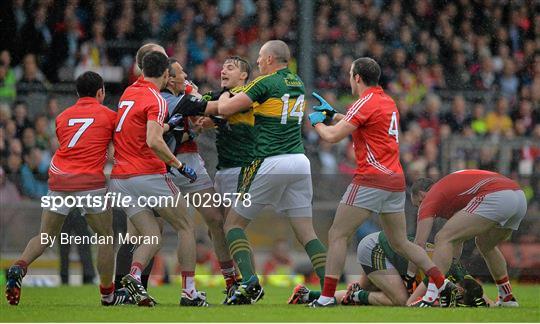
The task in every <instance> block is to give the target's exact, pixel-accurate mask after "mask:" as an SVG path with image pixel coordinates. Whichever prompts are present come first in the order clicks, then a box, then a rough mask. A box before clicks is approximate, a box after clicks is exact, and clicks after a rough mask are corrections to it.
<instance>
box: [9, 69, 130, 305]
mask: <svg viewBox="0 0 540 324" xmlns="http://www.w3.org/2000/svg"><path fill="white" fill-rule="evenodd" d="M76 88H77V95H78V96H79V100H78V101H77V103H76V104H75V105H73V106H71V107H69V108H67V109H66V110H65V111H64V112H62V113H61V114H60V115H58V117H57V118H56V136H57V137H58V141H59V143H60V147H59V148H58V150H57V151H56V153H55V154H54V156H53V158H52V160H51V166H50V168H49V188H50V191H49V193H48V194H47V195H48V196H52V197H67V196H72V197H85V196H87V195H90V196H92V197H95V196H104V195H105V193H106V192H107V185H106V179H105V174H104V173H103V167H104V166H105V162H106V160H107V159H106V153H107V149H108V147H109V143H110V142H111V140H112V134H113V130H114V123H115V120H116V113H115V112H114V111H112V110H110V109H109V108H107V107H105V106H103V105H102V103H103V100H104V98H105V87H104V85H103V79H102V78H101V76H100V75H99V74H97V73H94V72H85V73H83V74H82V75H81V76H79V77H78V78H77V80H76ZM102 201H103V200H102ZM82 202H83V203H85V202H87V200H86V199H83V200H82ZM104 207H105V206H84V207H83V208H82V211H83V215H85V217H86V220H87V222H88V224H89V225H90V227H91V228H92V230H93V231H94V232H95V233H96V234H97V235H98V236H100V237H112V236H113V227H112V212H111V209H109V208H104ZM69 212H70V208H68V207H66V206H63V207H60V208H59V209H58V210H51V209H50V208H49V209H48V208H45V209H44V210H43V214H42V216H41V229H40V234H38V235H36V236H34V237H33V238H32V239H31V240H30V242H28V245H27V246H26V248H25V249H24V252H23V254H22V255H21V257H20V259H19V260H18V261H17V262H15V264H14V265H13V266H11V267H10V268H9V270H8V275H7V285H6V298H7V300H8V302H9V303H10V304H11V305H18V304H19V299H20V297H21V284H22V279H23V277H24V276H25V275H26V273H27V269H28V266H29V265H30V264H32V262H34V260H36V259H37V258H38V257H39V256H41V255H42V254H43V252H45V250H46V249H47V247H49V245H48V244H42V242H41V241H40V237H41V234H47V235H48V236H49V237H56V236H57V235H58V233H59V232H60V230H61V228H62V224H63V223H64V219H65V217H66V216H67V215H68V214H69ZM108 241H113V240H104V242H106V243H108ZM96 259H97V270H98V272H99V277H100V286H99V290H100V292H101V304H102V305H104V306H111V305H118V304H122V303H125V302H127V300H128V298H129V296H128V294H127V291H125V290H124V289H120V290H115V287H114V284H113V276H114V265H115V252H114V244H110V243H109V244H99V245H98V248H97V258H96Z"/></svg>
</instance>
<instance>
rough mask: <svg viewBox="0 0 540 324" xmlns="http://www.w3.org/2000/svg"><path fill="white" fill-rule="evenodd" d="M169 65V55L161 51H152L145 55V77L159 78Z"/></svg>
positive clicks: (143, 62) (143, 63)
mask: <svg viewBox="0 0 540 324" xmlns="http://www.w3.org/2000/svg"><path fill="white" fill-rule="evenodd" d="M168 67H169V61H168V59H167V56H165V54H163V53H161V52H156V51H153V52H150V53H148V54H146V55H145V56H144V57H143V61H142V71H143V74H144V76H145V77H149V78H159V77H160V76H162V75H163V73H165V70H167V68H168Z"/></svg>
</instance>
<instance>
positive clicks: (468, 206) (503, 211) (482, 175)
mask: <svg viewBox="0 0 540 324" xmlns="http://www.w3.org/2000/svg"><path fill="white" fill-rule="evenodd" d="M411 198H412V202H413V204H414V205H415V206H419V209H418V221H417V226H416V238H415V243H417V244H419V245H420V246H422V247H423V246H425V244H426V241H427V239H428V237H429V235H430V233H431V230H432V227H433V221H434V218H435V217H441V218H445V219H448V221H447V222H446V224H445V225H444V226H443V228H442V229H441V230H440V231H439V232H438V233H437V235H436V236H435V249H434V251H433V261H434V262H435V264H437V265H438V266H439V267H440V269H441V270H444V271H447V270H448V269H449V268H450V264H451V261H452V256H453V255H457V254H459V253H460V250H461V246H462V244H463V242H464V241H465V240H468V239H471V238H473V237H474V238H475V242H476V246H477V247H478V250H479V251H480V253H481V254H482V257H483V258H484V260H485V261H486V264H487V266H488V269H489V271H490V273H491V276H492V277H493V280H494V281H495V282H496V283H497V288H498V291H499V296H498V300H497V302H496V303H495V305H496V306H504V307H517V306H518V302H517V301H516V299H515V298H514V296H513V294H512V287H511V285H510V281H509V279H508V271H507V269H506V260H505V259H504V256H503V255H502V253H501V251H500V250H499V249H498V248H497V245H498V244H499V243H501V242H502V241H504V240H506V239H508V238H509V237H510V235H511V234H512V231H515V230H517V229H518V227H519V224H520V223H521V220H522V219H523V217H525V213H526V212H527V200H526V198H525V194H524V193H523V191H522V190H521V188H520V187H519V185H518V184H517V183H516V182H514V181H512V180H510V179H508V178H506V177H505V176H502V175H500V174H498V173H495V172H490V171H483V170H462V171H457V172H454V173H451V174H449V175H447V176H445V177H444V178H442V179H441V180H439V181H438V182H437V183H435V184H434V183H433V181H432V180H430V179H425V178H423V179H419V180H417V181H416V182H415V183H414V184H413V186H412V188H411ZM414 270H415V267H414V265H411V264H410V265H409V271H408V273H413V272H414ZM437 297H438V291H437V290H436V289H435V287H434V286H433V285H431V284H430V285H428V290H427V292H426V294H425V295H424V297H423V298H422V302H420V303H418V305H419V306H423V307H429V306H431V305H433V302H434V301H435V300H436V299H437Z"/></svg>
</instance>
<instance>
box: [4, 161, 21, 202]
mask: <svg viewBox="0 0 540 324" xmlns="http://www.w3.org/2000/svg"><path fill="white" fill-rule="evenodd" d="M19 201H21V195H20V193H19V190H18V189H17V187H16V186H15V184H13V182H11V181H9V179H8V178H7V176H6V173H5V172H4V168H2V167H0V205H2V206H6V205H8V204H16V203H18V202H19Z"/></svg>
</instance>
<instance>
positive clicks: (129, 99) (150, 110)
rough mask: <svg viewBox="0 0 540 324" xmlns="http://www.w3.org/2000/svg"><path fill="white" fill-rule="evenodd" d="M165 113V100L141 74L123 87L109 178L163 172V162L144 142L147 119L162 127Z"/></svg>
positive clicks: (164, 171)
mask: <svg viewBox="0 0 540 324" xmlns="http://www.w3.org/2000/svg"><path fill="white" fill-rule="evenodd" d="M166 115H167V102H166V101H165V99H163V97H162V96H161V95H160V93H159V89H158V88H157V87H156V86H155V85H154V84H153V83H151V82H149V81H147V80H145V79H144V77H142V76H141V77H139V79H137V81H135V83H133V84H132V85H130V86H129V87H127V88H126V90H125V91H124V93H123V94H122V97H121V98H120V103H119V104H118V114H117V116H116V126H115V129H114V137H113V143H114V165H113V169H112V172H111V178H129V177H135V176H140V175H147V174H164V173H166V172H167V168H166V166H165V162H163V161H161V160H160V159H159V157H158V156H157V155H156V154H155V153H154V151H153V150H152V149H151V148H150V147H148V145H147V144H146V124H147V122H148V121H150V120H152V121H155V122H157V123H158V124H159V125H160V126H162V127H163V120H164V119H165V117H166Z"/></svg>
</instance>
